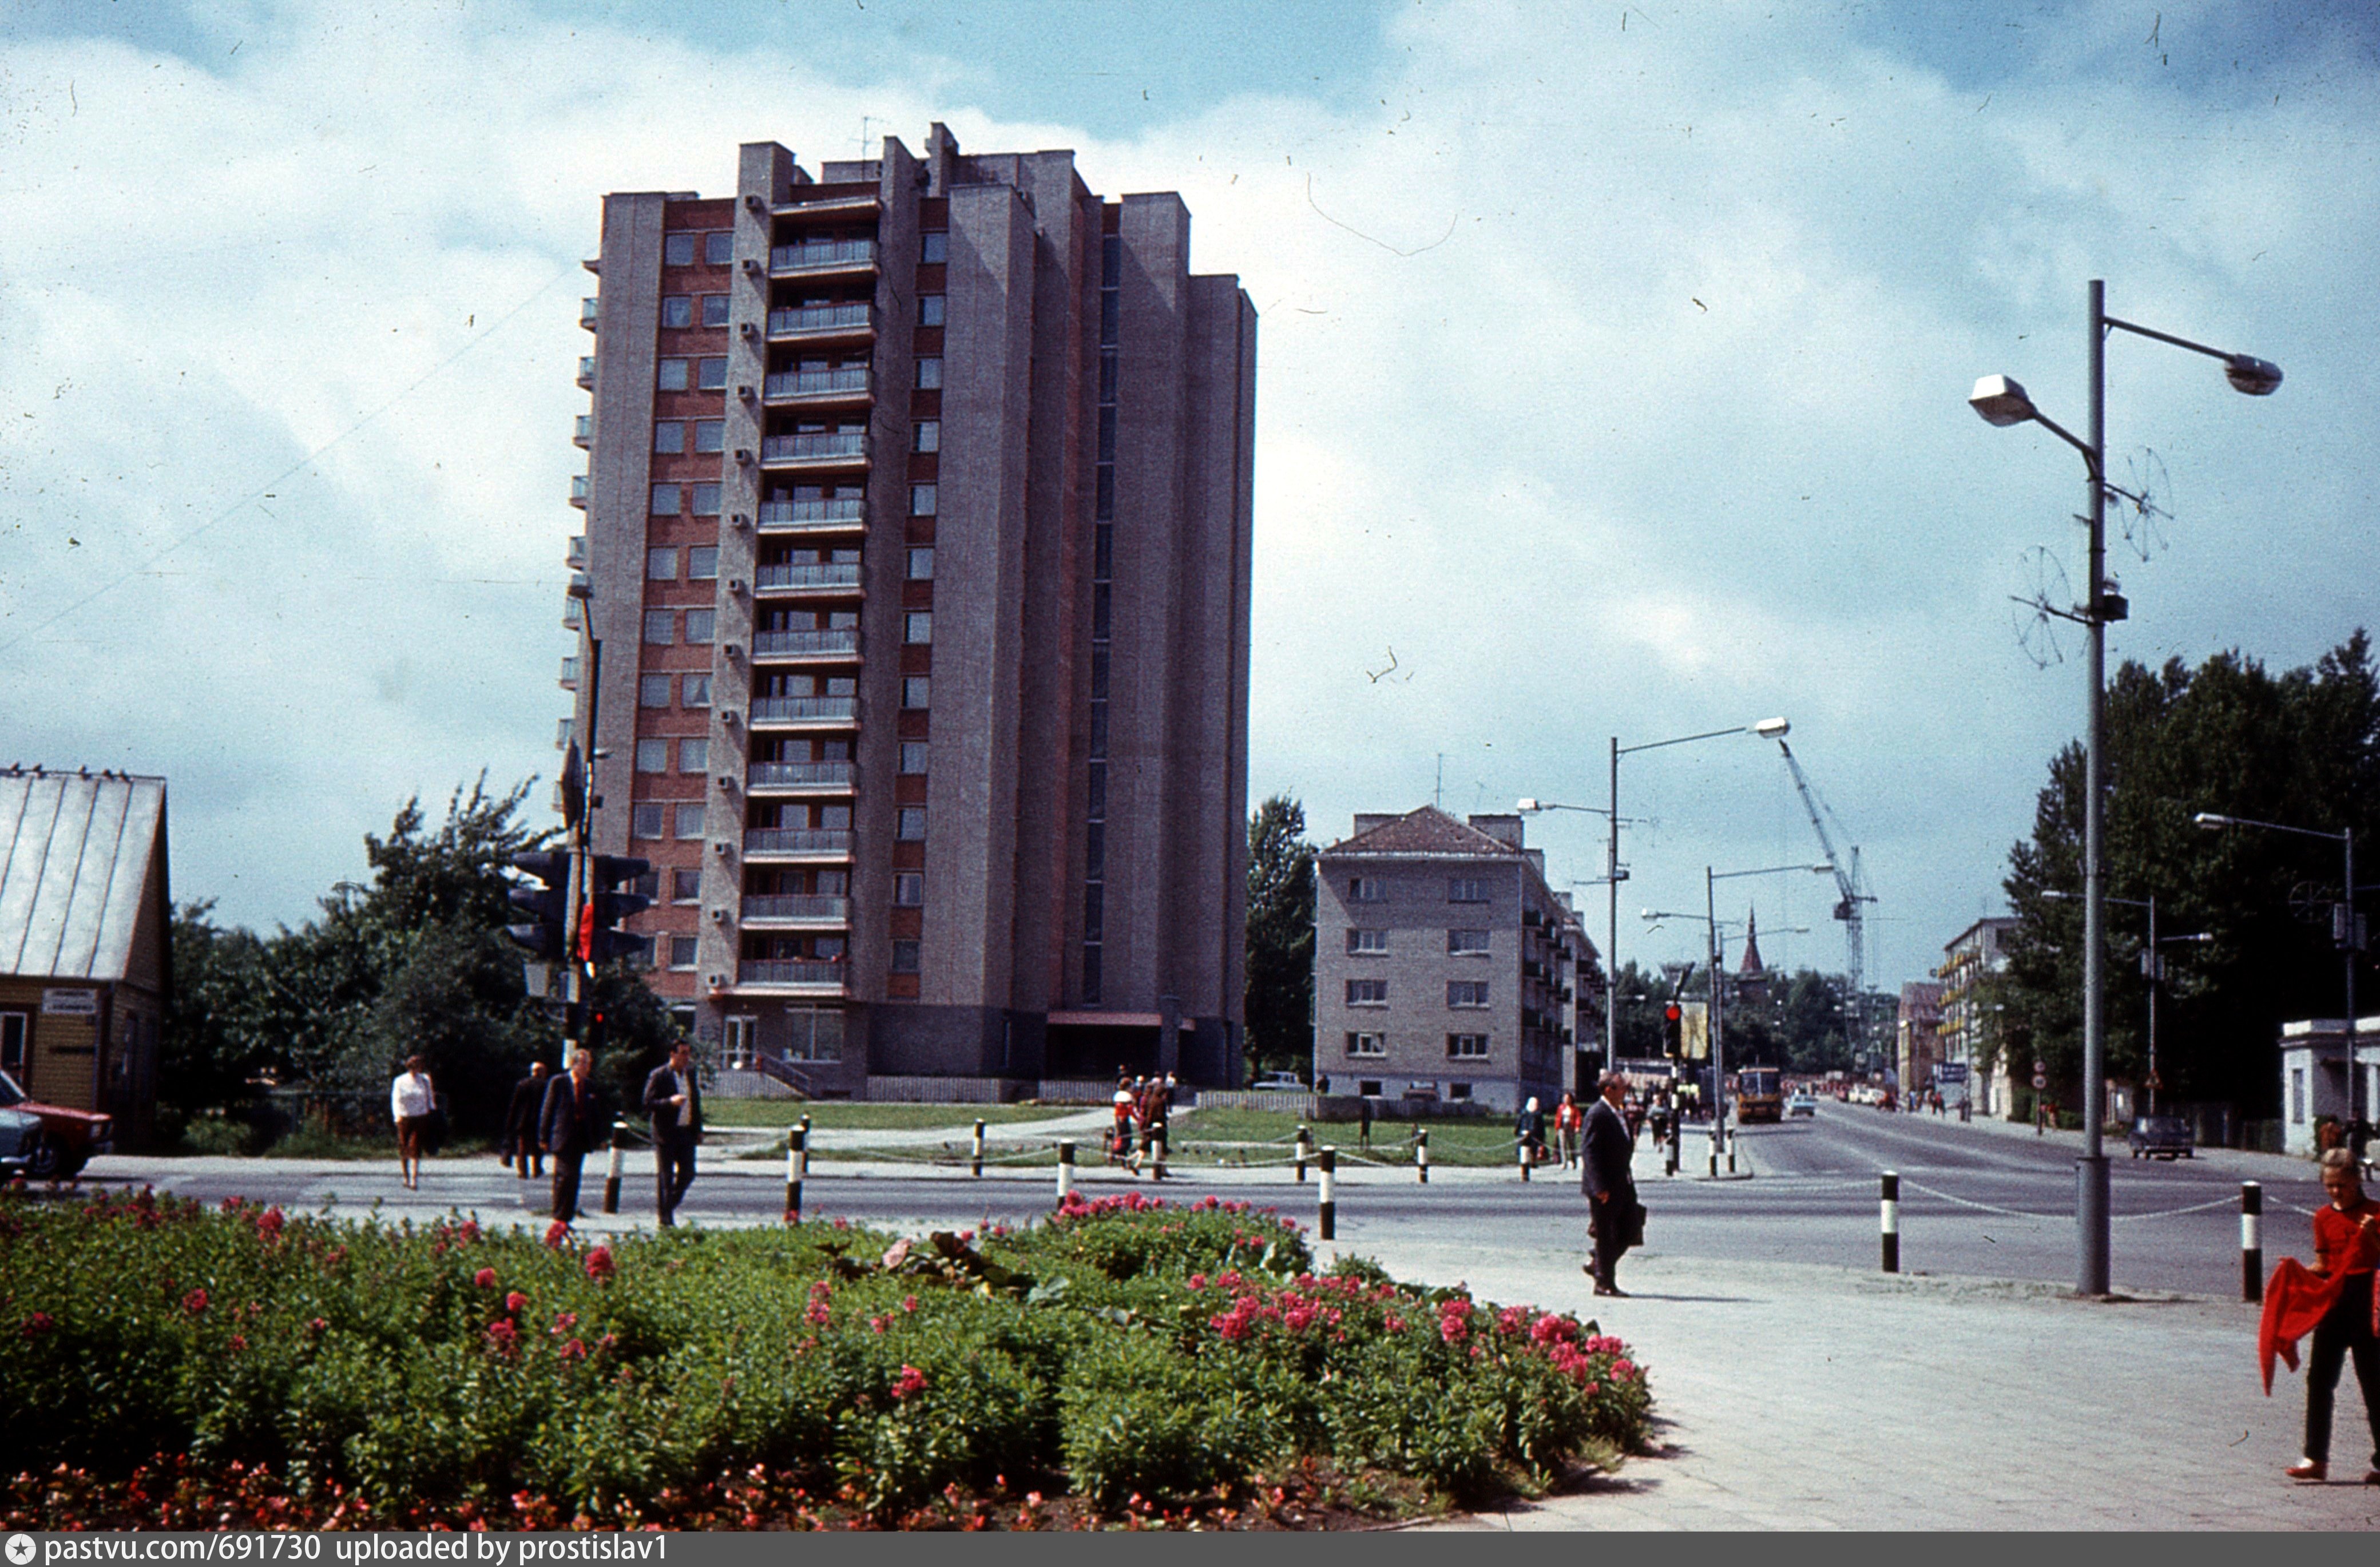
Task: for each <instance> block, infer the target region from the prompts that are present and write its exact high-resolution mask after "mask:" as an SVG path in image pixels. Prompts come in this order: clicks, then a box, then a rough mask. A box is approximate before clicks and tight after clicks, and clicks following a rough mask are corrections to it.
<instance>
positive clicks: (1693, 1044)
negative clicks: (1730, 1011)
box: [1678, 1002, 1710, 1061]
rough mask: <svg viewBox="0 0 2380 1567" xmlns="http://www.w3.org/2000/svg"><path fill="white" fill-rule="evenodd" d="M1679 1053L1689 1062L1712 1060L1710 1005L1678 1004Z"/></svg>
mask: <svg viewBox="0 0 2380 1567" xmlns="http://www.w3.org/2000/svg"><path fill="white" fill-rule="evenodd" d="M1678 1053H1679V1054H1680V1055H1682V1056H1683V1057H1685V1059H1686V1060H1688V1061H1708V1060H1709V1059H1710V1003H1709V1002H1679V1003H1678Z"/></svg>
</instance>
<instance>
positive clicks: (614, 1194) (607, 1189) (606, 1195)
mask: <svg viewBox="0 0 2380 1567" xmlns="http://www.w3.org/2000/svg"><path fill="white" fill-rule="evenodd" d="M627 1129H628V1127H627V1123H625V1122H623V1121H614V1122H613V1123H612V1168H611V1169H610V1171H608V1172H606V1173H605V1174H604V1176H603V1211H604V1212H606V1213H617V1212H619V1211H620V1159H621V1155H622V1153H623V1152H624V1149H623V1148H622V1147H621V1144H622V1143H623V1142H625V1140H626V1139H625V1133H626V1132H627Z"/></svg>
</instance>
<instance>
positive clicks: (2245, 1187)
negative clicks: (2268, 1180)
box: [2240, 1181, 2265, 1302]
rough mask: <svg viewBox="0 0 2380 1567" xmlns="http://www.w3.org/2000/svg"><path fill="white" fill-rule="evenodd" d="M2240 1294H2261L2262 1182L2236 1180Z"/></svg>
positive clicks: (2258, 1297)
mask: <svg viewBox="0 0 2380 1567" xmlns="http://www.w3.org/2000/svg"><path fill="white" fill-rule="evenodd" d="M2264 1298H2265V1186H2264V1183H2263V1182H2261V1181H2242V1182H2240V1299H2241V1300H2244V1301H2250V1302H2254V1301H2260V1300H2263V1299H2264Z"/></svg>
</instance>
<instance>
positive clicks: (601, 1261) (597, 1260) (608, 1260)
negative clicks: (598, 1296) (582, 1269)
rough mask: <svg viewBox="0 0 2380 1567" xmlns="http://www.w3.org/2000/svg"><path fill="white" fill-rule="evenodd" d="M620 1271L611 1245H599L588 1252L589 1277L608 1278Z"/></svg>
mask: <svg viewBox="0 0 2380 1567" xmlns="http://www.w3.org/2000/svg"><path fill="white" fill-rule="evenodd" d="M618 1271H619V1269H618V1267H617V1266H616V1265H615V1264H614V1263H613V1261H612V1248H611V1247H610V1246H597V1247H596V1248H595V1249H594V1250H593V1251H590V1252H589V1253H588V1254H587V1276H588V1277H589V1279H608V1278H610V1277H611V1276H612V1275H613V1274H614V1273H616V1272H618Z"/></svg>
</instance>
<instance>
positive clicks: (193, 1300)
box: [182, 1197, 239, 1317]
mask: <svg viewBox="0 0 2380 1567" xmlns="http://www.w3.org/2000/svg"><path fill="white" fill-rule="evenodd" d="M231 1200H232V1201H235V1202H237V1201H238V1200H239V1199H238V1198H237V1197H235V1198H232V1199H231ZM182 1309H183V1310H184V1311H187V1312H188V1313H189V1314H190V1315H191V1316H193V1317H200V1316H203V1315H205V1313H206V1309H207V1292H206V1291H204V1290H192V1291H191V1292H190V1293H189V1294H186V1295H184V1296H183V1297H182Z"/></svg>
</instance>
